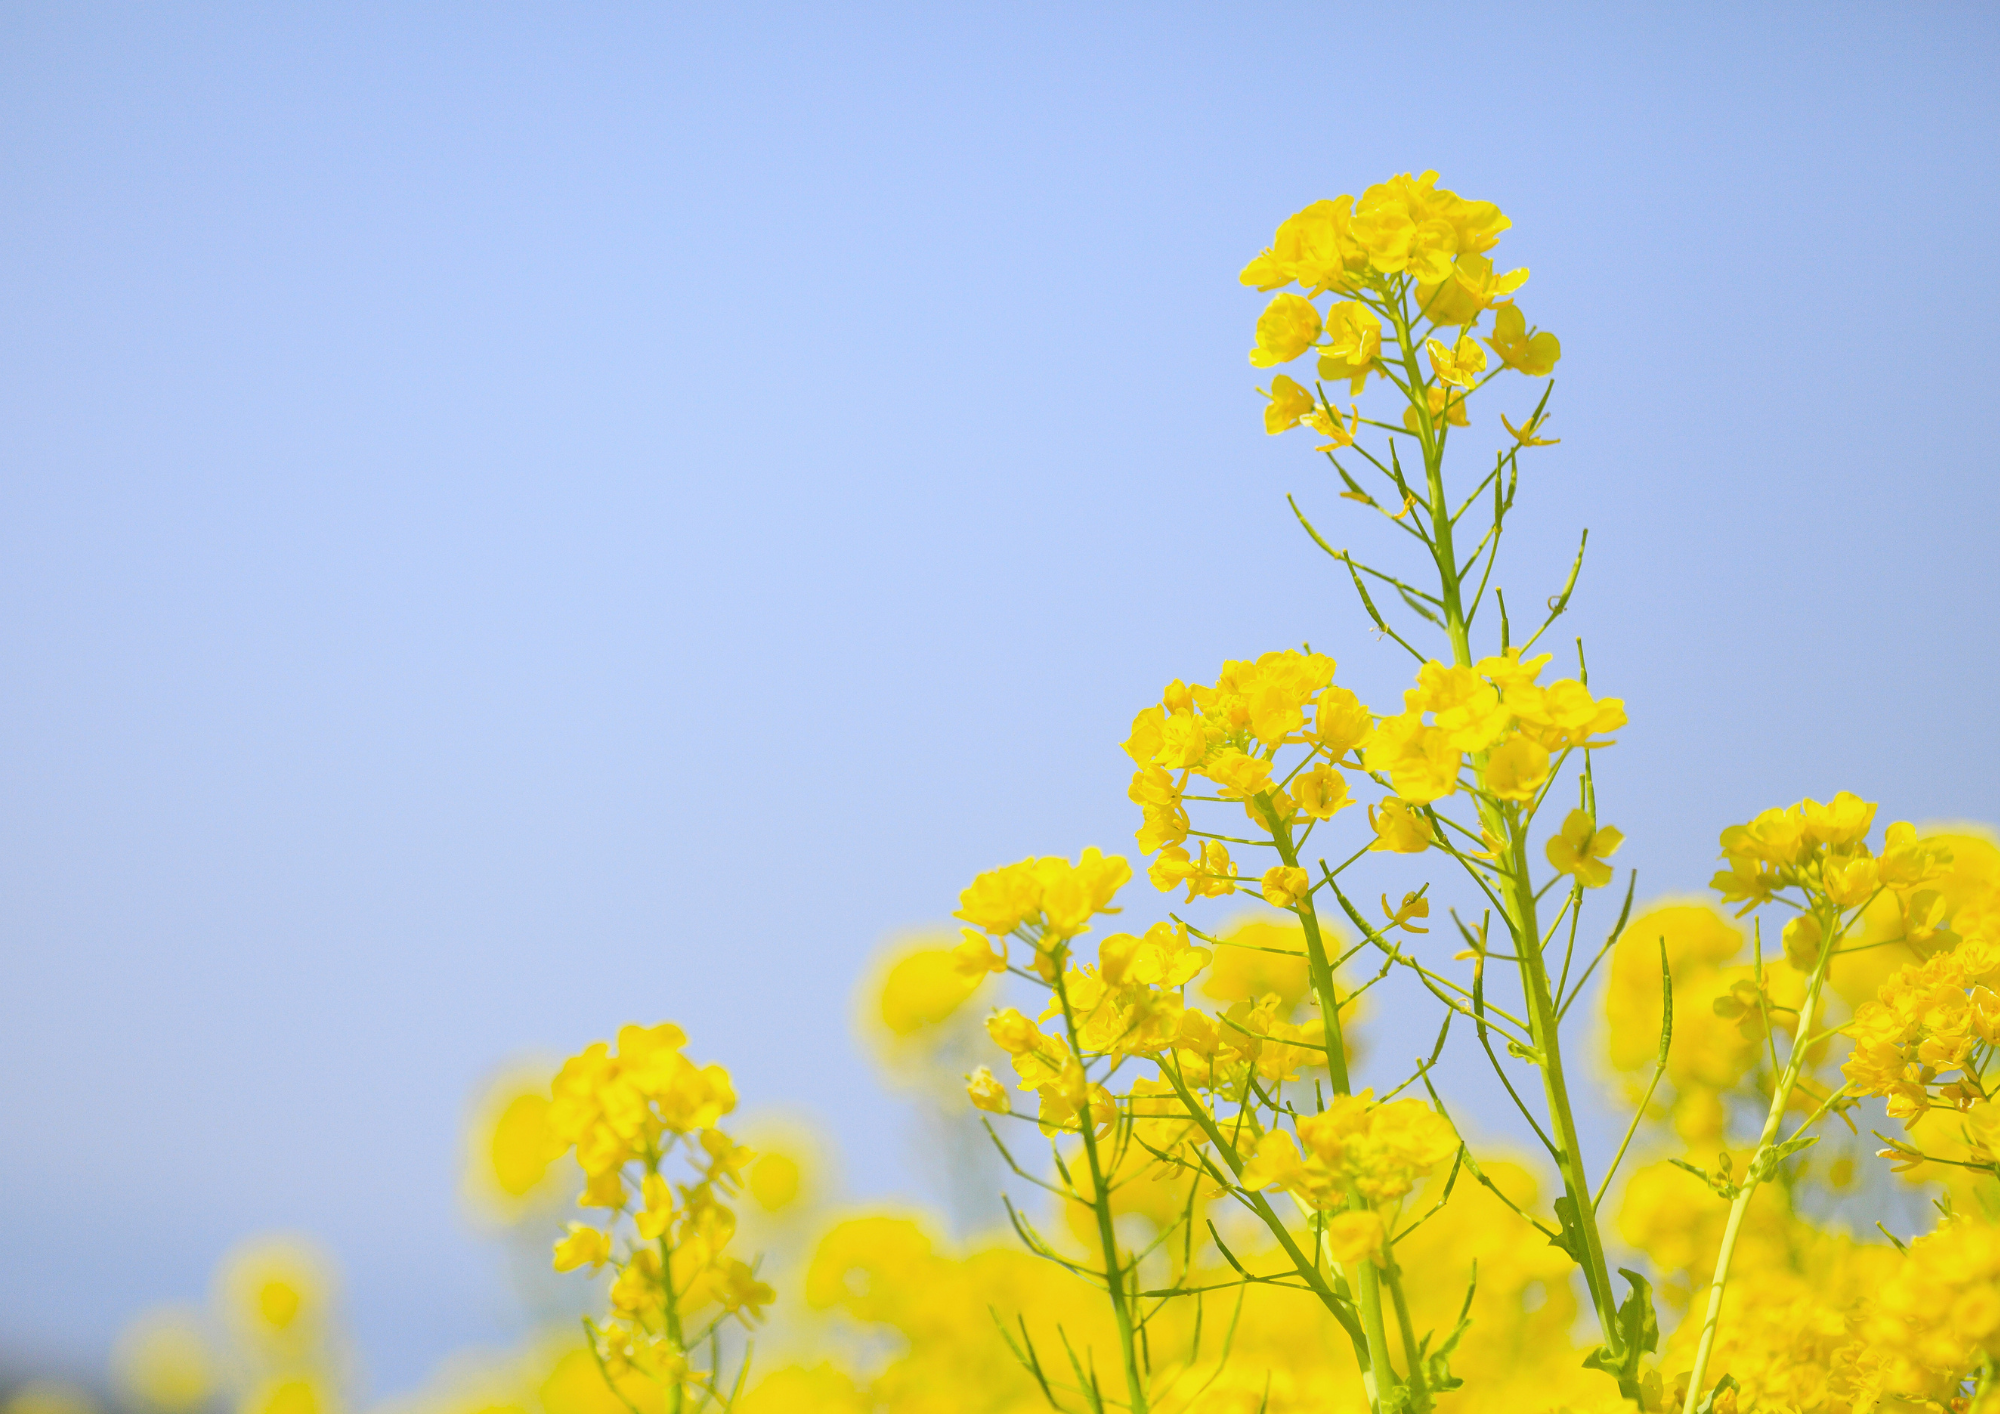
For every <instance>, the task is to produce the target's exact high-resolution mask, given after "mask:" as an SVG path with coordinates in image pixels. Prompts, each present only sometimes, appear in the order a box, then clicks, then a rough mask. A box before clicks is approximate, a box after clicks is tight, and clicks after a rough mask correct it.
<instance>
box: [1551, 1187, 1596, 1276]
mask: <svg viewBox="0 0 2000 1414" xmlns="http://www.w3.org/2000/svg"><path fill="white" fill-rule="evenodd" d="M1556 1221H1557V1222H1559V1223H1561V1224H1562V1231H1561V1232H1559V1233H1557V1234H1556V1235H1555V1236H1554V1237H1551V1238H1550V1239H1549V1246H1551V1247H1560V1248H1561V1249H1562V1250H1563V1251H1565V1252H1567V1253H1569V1259H1570V1260H1571V1261H1572V1262H1574V1263H1576V1264H1577V1265H1578V1266H1579V1267H1580V1266H1582V1265H1583V1264H1584V1259H1583V1254H1584V1252H1585V1251H1586V1250H1588V1249H1587V1247H1586V1244H1585V1243H1584V1240H1583V1224H1582V1223H1580V1222H1578V1221H1577V1217H1576V1200H1575V1199H1573V1198H1571V1197H1570V1196H1569V1195H1568V1194H1567V1193H1565V1194H1564V1195H1563V1196H1562V1197H1560V1198H1558V1199H1556Z"/></svg>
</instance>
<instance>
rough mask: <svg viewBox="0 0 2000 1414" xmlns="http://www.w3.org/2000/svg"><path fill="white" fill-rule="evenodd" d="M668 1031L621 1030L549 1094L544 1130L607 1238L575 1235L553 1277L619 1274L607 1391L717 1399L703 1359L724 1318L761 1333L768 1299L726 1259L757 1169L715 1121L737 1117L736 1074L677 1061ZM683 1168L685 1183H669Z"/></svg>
mask: <svg viewBox="0 0 2000 1414" xmlns="http://www.w3.org/2000/svg"><path fill="white" fill-rule="evenodd" d="M686 1044H687V1035H686V1033H685V1032H683V1031H682V1030H681V1029H680V1028H679V1027H678V1026H675V1025H673V1024H672V1023H671V1022H663V1023H661V1024H659V1025H657V1026H650V1027H648V1026H636V1025H634V1026H626V1027H623V1028H621V1029H620V1030H619V1032H618V1037H617V1046H616V1049H615V1050H614V1049H613V1048H612V1047H611V1046H609V1045H607V1044H605V1043H604V1042H602V1041H599V1042H594V1043H593V1044H591V1045H590V1046H588V1047H586V1048H585V1049H584V1050H583V1051H582V1052H581V1053H580V1054H578V1055H575V1056H572V1057H571V1058H570V1059H569V1060H568V1061H566V1062H564V1064H563V1067H562V1069H561V1070H560V1071H559V1072H558V1073H557V1075H556V1077H555V1079H554V1080H553V1081H552V1082H551V1083H550V1086H549V1091H550V1097H551V1098H550V1105H549V1110H548V1125H549V1129H550V1131H551V1132H552V1134H553V1136H554V1138H555V1140H556V1142H557V1143H558V1144H560V1145H562V1146H563V1147H564V1149H565V1150H567V1151H569V1152H573V1153H574V1154H575V1156H576V1161H577V1164H578V1166H579V1167H580V1168H581V1169H582V1170H583V1175H584V1179H585V1183H584V1189H583V1193H582V1195H581V1197H579V1199H578V1200H577V1201H578V1202H579V1204H581V1205H582V1206H583V1207H586V1208H597V1209H602V1210H604V1212H605V1214H606V1216H605V1220H604V1221H603V1223H602V1224H601V1225H598V1224H584V1223H571V1224H570V1230H569V1235H568V1236H567V1237H565V1238H564V1239H563V1240H562V1241H561V1242H559V1243H557V1244H556V1249H555V1267H556V1270H557V1271H570V1270H574V1269H576V1268H578V1267H586V1266H587V1267H589V1268H590V1269H591V1270H593V1271H595V1270H597V1269H598V1268H600V1267H603V1266H605V1265H607V1264H608V1265H610V1266H611V1267H612V1268H613V1270H614V1273H615V1275H614V1277H613V1280H612V1282H611V1288H610V1304H611V1308H612V1311H613V1316H612V1319H611V1320H610V1321H609V1322H608V1323H606V1324H605V1325H604V1326H602V1327H593V1328H592V1338H593V1340H594V1341H595V1343H596V1350H597V1358H598V1359H599V1360H601V1361H602V1363H603V1366H604V1370H605V1374H606V1378H608V1379H610V1380H613V1381H617V1380H619V1379H621V1378H623V1377H625V1376H627V1375H633V1374H635V1375H638V1376H641V1377H643V1378H644V1379H647V1380H650V1381H652V1382H654V1383H655V1384H657V1385H658V1386H659V1387H661V1388H662V1389H663V1390H666V1391H669V1392H670V1393H672V1394H673V1398H674V1399H676V1400H678V1399H679V1398H680V1395H679V1394H678V1391H681V1390H683V1389H693V1390H696V1391H698V1392H700V1393H702V1394H704V1395H707V1394H712V1393H713V1391H714V1388H715V1382H716V1381H717V1379H718V1378H719V1377H720V1375H721V1372H720V1371H718V1370H716V1369H715V1368H713V1366H712V1364H711V1365H707V1366H704V1365H703V1364H702V1363H701V1361H700V1358H699V1353H700V1352H701V1351H702V1349H703V1346H704V1342H706V1341H707V1339H708V1337H709V1335H710V1334H711V1333H713V1332H714V1331H715V1330H716V1329H717V1328H718V1327H719V1326H720V1324H721V1323H722V1322H723V1321H725V1320H728V1319H734V1320H737V1321H740V1322H744V1323H748V1322H754V1321H755V1320H757V1319H758V1318H759V1317H760V1316H761V1314H762V1310H763V1307H764V1306H765V1305H766V1304H767V1303H769V1302H770V1301H771V1300H772V1291H771V1288H770V1287H769V1286H767V1285H765V1284H764V1283H763V1282H761V1281H759V1280H758V1279H757V1277H756V1275H755V1273H754V1271H753V1270H752V1269H751V1267H750V1266H749V1265H748V1264H747V1263H745V1262H743V1261H741V1260H740V1259H738V1258H736V1257H733V1256H731V1255H730V1254H729V1252H728V1246H729V1242H730V1239H731V1238H732V1237H733V1236H734V1235H735V1231H736V1215H735V1214H734V1213H733V1212H732V1211H731V1210H730V1209H729V1208H728V1207H726V1206H724V1204H723V1202H722V1201H721V1200H722V1199H723V1198H724V1197H726V1196H728V1195H729V1194H731V1193H733V1192H734V1191H736V1190H737V1189H738V1188H739V1187H740V1186H741V1183H742V1177H743V1173H744V1171H745V1169H747V1168H748V1166H749V1165H750V1163H751V1161H752V1160H753V1159H754V1158H755V1157H756V1155H755V1154H753V1153H752V1152H751V1151H750V1150H749V1149H747V1148H745V1147H743V1146H742V1145H739V1144H737V1143H736V1142H735V1141H733V1140H732V1139H731V1138H730V1137H729V1136H728V1135H727V1134H725V1133H724V1132H723V1131H722V1130H720V1129H718V1128H716V1127H715V1125H716V1122H717V1121H718V1120H720V1119H721V1118H722V1117H723V1116H724V1115H726V1114H728V1113H729V1112H730V1111H731V1110H733V1109H735V1108H736V1092H735V1089H734V1087H733V1086H732V1085H731V1084H730V1079H729V1073H728V1072H727V1071H726V1070H724V1069H723V1068H722V1067H721V1066H718V1065H707V1066H697V1065H696V1064H694V1063H693V1062H692V1061H690V1060H688V1058H687V1057H686V1056H685V1055H684V1054H682V1051H681V1048H682V1047H683V1046H685V1045H686ZM675 1164H678V1165H679V1168H680V1171H681V1173H682V1174H683V1175H684V1177H683V1178H682V1179H681V1181H679V1182H675V1181H674V1178H673V1173H674V1168H673V1165H675Z"/></svg>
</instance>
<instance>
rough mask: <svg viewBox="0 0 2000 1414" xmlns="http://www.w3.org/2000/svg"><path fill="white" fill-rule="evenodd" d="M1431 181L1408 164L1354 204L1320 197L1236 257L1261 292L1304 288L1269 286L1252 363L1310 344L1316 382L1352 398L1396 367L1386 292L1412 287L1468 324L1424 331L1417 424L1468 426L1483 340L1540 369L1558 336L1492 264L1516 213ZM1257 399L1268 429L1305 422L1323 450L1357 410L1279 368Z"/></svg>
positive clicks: (1529, 369) (1434, 310) (1440, 314)
mask: <svg viewBox="0 0 2000 1414" xmlns="http://www.w3.org/2000/svg"><path fill="white" fill-rule="evenodd" d="M1437 179H1438V174H1437V173H1436V172H1425V173H1423V174H1422V175H1420V176H1416V177H1412V176H1410V175H1409V174H1408V173H1404V174H1402V175H1400V176H1397V177H1392V178H1391V179H1390V180H1388V181H1386V182H1382V183H1379V184H1377V185H1375V186H1372V187H1369V188H1367V189H1366V190H1365V191H1363V192H1362V194H1361V197H1360V199H1359V200H1358V201H1357V200H1356V199H1355V198H1353V197H1351V196H1342V197H1338V198H1335V199H1333V200H1331V201H1324V200H1323V201H1316V202H1314V203H1313V204H1312V205H1311V206H1308V207H1306V208H1305V209H1304V210H1303V211H1300V212H1298V213H1297V214H1295V215H1293V216H1291V217H1289V218H1287V219H1286V220H1285V221H1284V222H1283V223H1282V224H1281V225H1279V227H1278V231H1277V235H1276V236H1275V237H1274V238H1273V240H1272V243H1271V245H1270V246H1269V247H1268V248H1267V249H1266V250H1264V252H1263V253H1262V254H1260V255H1259V256H1258V257H1257V258H1256V259H1255V260H1252V261H1251V262H1250V263H1249V265H1247V266H1245V267H1244V269H1243V274H1242V277H1241V278H1242V282H1243V283H1244V284H1246V285H1250V286H1253V287H1255V288H1257V289H1259V290H1263V291H1266V292H1268V291H1271V290H1283V288H1284V287H1285V286H1287V285H1292V284H1297V285H1298V286H1299V287H1300V288H1302V289H1303V290H1304V291H1305V293H1304V294H1293V293H1290V292H1285V293H1281V294H1278V295H1275V296H1273V297H1272V299H1271V302H1270V303H1269V304H1268V305H1267V306H1265V309H1264V312H1263V313H1262V314H1261V315H1260V316H1258V319H1257V328H1256V347H1255V348H1254V349H1252V350H1251V353H1250V362H1251V363H1252V364H1253V365H1255V366H1256V367H1258V368H1271V367H1275V366H1277V365H1279V364H1285V363H1290V362H1292V361H1293V360H1295V359H1298V358H1300V357H1302V356H1303V355H1305V354H1306V353H1308V352H1310V353H1313V354H1315V355H1316V356H1317V360H1316V361H1317V372H1318V375H1319V377H1320V378H1321V379H1322V380H1324V381H1326V382H1340V381H1344V382H1346V384H1347V385H1348V393H1349V395H1350V396H1355V395H1359V394H1360V393H1361V391H1362V389H1363V388H1364V386H1365V385H1366V384H1367V382H1368V379H1369V378H1370V377H1371V376H1373V375H1380V376H1383V377H1394V376H1395V372H1392V365H1393V364H1394V363H1395V361H1396V354H1397V349H1396V347H1395V345H1394V344H1393V343H1391V344H1388V345H1385V343H1384V333H1385V328H1384V320H1383V309H1382V303H1383V301H1384V300H1385V299H1386V298H1389V297H1391V296H1401V295H1404V294H1407V295H1408V297H1409V298H1410V300H1411V302H1412V304H1413V306H1414V319H1415V320H1416V321H1418V322H1421V323H1423V324H1425V325H1427V326H1428V327H1429V328H1431V329H1445V328H1457V329H1459V330H1461V331H1464V332H1461V333H1459V334H1458V335H1456V336H1455V337H1453V338H1452V339H1451V341H1450V342H1449V343H1446V342H1443V341H1441V340H1439V339H1437V338H1426V339H1424V340H1423V343H1422V347H1423V351H1424V356H1425V359H1426V361H1427V363H1428V366H1429V370H1430V373H1431V375H1432V377H1433V378H1434V379H1435V380H1436V381H1435V384H1434V385H1433V386H1432V387H1430V388H1429V389H1428V390H1427V391H1426V394H1425V402H1424V411H1423V412H1419V411H1418V409H1417V408H1416V407H1415V406H1412V407H1411V408H1409V409H1408V410H1407V411H1406V412H1405V415H1404V421H1405V426H1406V427H1407V428H1408V430H1410V431H1411V432H1412V433H1415V432H1417V431H1418V430H1419V428H1420V427H1422V426H1425V425H1429V424H1443V423H1448V424H1449V425H1452V426H1460V427H1462V426H1466V425H1467V418H1466V413H1465V399H1466V397H1467V395H1468V394H1469V393H1470V392H1471V391H1473V390H1474V389H1476V388H1478V387H1480V386H1481V385H1482V383H1483V382H1484V381H1485V376H1484V375H1486V370H1487V367H1488V360H1487V350H1488V349H1490V350H1492V352H1493V355H1494V357H1496V358H1497V359H1498V360H1499V362H1500V365H1501V366H1502V367H1504V368H1514V369H1518V370H1519V371H1521V372H1522V373H1525V374H1527V375H1528V376H1530V377H1537V378H1539V377H1543V376H1545V375H1547V374H1548V373H1549V371H1550V370H1551V369H1553V368H1554V367H1555V364H1556V360H1557V359H1559V358H1560V357H1561V356H1562V347H1561V345H1560V344H1559V343H1558V342H1557V340H1556V337H1555V335H1553V334H1550V333H1547V332H1543V331H1539V330H1533V329H1530V328H1529V327H1528V323H1527V318H1526V316H1525V315H1524V314H1522V312H1521V309H1520V307H1519V306H1518V305H1517V304H1516V303H1515V302H1514V300H1513V294H1514V292H1515V291H1516V290H1518V289H1520V287H1521V286H1522V285H1523V284H1524V283H1525V282H1526V281H1527V278H1528V272H1527V271H1526V270H1525V269H1518V270H1511V271H1508V272H1507V273H1505V274H1500V273H1498V272H1496V271H1495V269H1494V265H1493V260H1492V257H1491V256H1490V255H1488V254H1487V252H1489V251H1491V250H1492V249H1493V248H1494V246H1495V245H1497V244H1498V243H1499V239H1500V233H1501V232H1502V231H1505V230H1506V229H1507V228H1508V227H1509V226H1510V225H1511V224H1512V223H1511V222H1510V221H1509V220H1508V219H1507V217H1506V216H1505V215H1503V214H1502V213H1501V211H1500V208H1499V207H1497V206H1495V205H1494V204H1493V203H1491V202H1486V201H1468V200H1466V199H1464V198H1463V197H1460V196H1458V195H1457V194H1456V193H1454V192H1450V191H1445V190H1442V189H1440V188H1439V187H1438V185H1437ZM1328 293H1333V294H1336V295H1345V296H1347V298H1345V299H1339V300H1335V301H1333V302H1331V303H1330V304H1329V305H1328V306H1327V308H1326V309H1325V310H1324V311H1323V312H1322V310H1321V309H1320V307H1319V306H1318V305H1316V304H1315V303H1314V300H1315V299H1316V298H1318V297H1319V296H1321V295H1323V294H1328ZM1488 310H1492V311H1493V312H1494V320H1493V331H1492V334H1491V336H1490V337H1487V338H1485V339H1484V340H1483V341H1481V340H1478V339H1475V338H1474V337H1473V336H1472V334H1471V332H1470V331H1471V330H1472V329H1473V328H1474V327H1475V326H1476V325H1477V324H1478V323H1479V321H1480V319H1481V317H1482V316H1483V315H1484V314H1485V313H1486V312H1487V311H1488ZM1402 371H1406V370H1400V369H1399V370H1396V372H1402ZM1496 371H1497V370H1496ZM1265 396H1266V397H1267V398H1268V399H1269V403H1268V406H1267V408H1266V410H1265V414H1264V427H1265V430H1266V431H1267V432H1272V433H1277V432H1283V431H1285V430H1287V429H1288V428H1291V427H1296V426H1298V425H1299V424H1300V423H1301V422H1304V423H1305V424H1307V425H1308V426H1310V427H1312V428H1313V429H1314V430H1315V431H1317V432H1319V433H1321V435H1323V436H1326V437H1327V438H1329V439H1330V440H1329V443H1328V445H1327V446H1326V447H1322V448H1321V450H1323V451H1324V450H1330V449H1337V448H1340V447H1345V446H1351V445H1352V444H1353V442H1354V435H1355V430H1356V427H1357V425H1358V422H1359V414H1358V413H1355V414H1352V415H1351V416H1350V417H1349V418H1347V419H1343V418H1342V416H1341V414H1340V413H1339V412H1338V411H1337V410H1336V409H1334V408H1333V407H1332V405H1331V404H1329V403H1328V402H1327V401H1326V398H1325V395H1324V394H1323V393H1322V394H1320V395H1319V396H1318V397H1315V395H1314V394H1313V393H1312V392H1311V391H1309V390H1308V389H1306V388H1305V387H1303V386H1301V385H1300V384H1299V382H1298V381H1297V380H1296V379H1293V378H1291V377H1290V376H1288V375H1286V374H1282V373H1281V374H1278V375H1276V376H1275V377H1274V378H1273V380H1272V384H1271V387H1270V390H1269V391H1268V392H1267V393H1266V394H1265ZM1522 440H1523V441H1524V442H1525V441H1527V440H1528V439H1527V438H1523V439H1522Z"/></svg>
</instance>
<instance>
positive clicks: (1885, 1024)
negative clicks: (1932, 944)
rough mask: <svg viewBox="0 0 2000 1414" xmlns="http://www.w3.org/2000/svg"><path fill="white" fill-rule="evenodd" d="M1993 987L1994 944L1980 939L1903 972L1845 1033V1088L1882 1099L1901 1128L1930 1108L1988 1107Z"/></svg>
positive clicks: (1997, 963) (1999, 1025)
mask: <svg viewBox="0 0 2000 1414" xmlns="http://www.w3.org/2000/svg"><path fill="white" fill-rule="evenodd" d="M1995 982H2000V943H1996V942H1994V941H1989V940H1988V939H1985V938H1968V939H1966V940H1965V941H1964V942H1961V943H1960V944H1959V945H1958V946H1957V947H1956V948H1955V949H1954V950H1953V951H1951V952H1941V953H1936V954H1934V955H1932V956H1931V957H1930V958H1928V959H1926V960H1925V961H1923V962H1920V963H1910V964H1908V965H1907V966H1905V967H1903V968H1902V969H1901V970H1900V971H1899V972H1897V973H1896V975H1895V976H1894V977H1892V978H1890V979H1889V981H1887V982H1886V983H1884V984H1883V986H1882V989H1881V991H1880V993H1879V994H1878V996H1877V997H1876V999H1875V1000H1874V1001H1872V1002H1869V1003H1867V1004H1865V1005H1864V1006H1862V1007H1861V1008H1860V1009H1859V1010H1858V1011H1857V1012H1856V1013H1855V1016H1854V1020H1853V1021H1852V1022H1851V1023H1849V1025H1848V1028H1847V1029H1848V1034H1849V1035H1851V1036H1852V1037H1853V1038H1854V1051H1853V1053H1852V1055H1850V1056H1849V1058H1848V1061H1847V1065H1846V1076H1847V1082H1848V1084H1849V1085H1850V1086H1851V1087H1853V1088H1854V1089H1855V1090H1856V1091H1857V1092H1858V1093H1860V1094H1864V1095H1881V1096H1883V1097H1885V1098H1886V1100H1887V1102H1888V1106H1887V1108H1888V1113H1889V1117H1890V1118H1891V1119H1900V1120H1902V1121H1904V1123H1905V1124H1913V1123H1915V1122H1916V1120H1917V1119H1918V1118H1919V1117H1921V1116H1922V1115H1923V1114H1924V1113H1925V1112H1926V1111H1928V1110H1929V1109H1930V1108H1931V1106H1933V1105H1945V1106H1949V1107H1950V1108H1952V1109H1956V1110H1971V1109H1973V1108H1974V1107H1975V1106H1980V1105H1985V1104H1987V1103H1989V1102H1990V1100H1991V1098H1992V1096H1991V1094H1990V1093H1989V1091H1988V1088H1987V1084H1986V1072H1987V1068H1988V1065H1989V1063H1990V1061H1991V1060H1992V1057H1993V1053H1994V1047H1995V1045H1996V1044H2000V993H1996V992H1995V991H1994V990H1993V984H1994V983H1995ZM1947 1077H1949V1078H1947ZM1989 1161H1990V1160H1989Z"/></svg>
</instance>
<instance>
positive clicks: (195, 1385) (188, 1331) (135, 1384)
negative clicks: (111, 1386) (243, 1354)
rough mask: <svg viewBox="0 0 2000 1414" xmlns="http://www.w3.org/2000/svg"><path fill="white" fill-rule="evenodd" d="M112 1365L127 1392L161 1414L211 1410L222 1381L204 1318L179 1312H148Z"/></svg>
mask: <svg viewBox="0 0 2000 1414" xmlns="http://www.w3.org/2000/svg"><path fill="white" fill-rule="evenodd" d="M113 1364H114V1367H115V1369H116V1372H117V1375H118V1383H119V1386H120V1387H121V1388H122V1389H123V1390H124V1392H125V1393H126V1394H127V1395H128V1396H130V1397H131V1398H132V1400H133V1401H134V1402H135V1403H137V1404H139V1405H140V1406H142V1407H144V1408H146V1409H151V1410H157V1411H159V1414H188V1411H190V1410H193V1409H197V1408H199V1407H200V1406H201V1405H203V1404H206V1403H207V1402H208V1400H209V1398H210V1397H211V1396H212V1395H213V1394H214V1393H215V1390H216V1387H217V1385H218V1384H219V1383H220V1378H221V1363H220V1361H219V1359H218V1357H217V1355H216V1352H215V1351H214V1349H213V1348H212V1347H211V1345H210V1343H209V1339H208V1337H207V1335H206V1334H204V1333H203V1331H202V1327H201V1319H200V1317H199V1316H198V1315H197V1314H196V1313H195V1312H193V1311H187V1310H180V1309H177V1308H174V1307H163V1308H160V1309H157V1310H153V1311H148V1312H147V1313H146V1314H145V1315H143V1316H141V1317H140V1318H139V1319H138V1320H136V1321H134V1322H133V1323H132V1324H131V1325H130V1326H128V1327H127V1328H126V1330H125V1333H124V1334H123V1335H121V1336H119V1338H118V1347H117V1350H116V1352H115V1354H114V1356H113Z"/></svg>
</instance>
